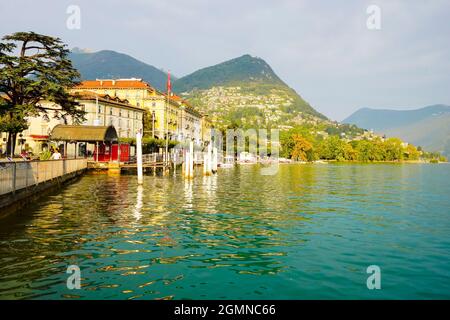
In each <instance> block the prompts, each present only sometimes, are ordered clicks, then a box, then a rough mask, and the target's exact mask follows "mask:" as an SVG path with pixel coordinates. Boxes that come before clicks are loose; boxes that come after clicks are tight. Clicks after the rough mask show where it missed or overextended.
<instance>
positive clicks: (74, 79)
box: [0, 32, 84, 152]
mask: <svg viewBox="0 0 450 320" xmlns="http://www.w3.org/2000/svg"><path fill="white" fill-rule="evenodd" d="M68 54H69V50H68V49H67V46H66V45H65V44H63V43H62V41H61V40H60V39H59V38H54V37H51V36H46V35H41V34H37V33H34V32H17V33H14V34H12V35H7V36H5V37H3V38H2V42H0V131H2V132H8V133H9V137H8V151H9V152H10V151H11V150H13V149H14V145H15V140H16V135H17V133H19V132H21V131H23V130H25V129H27V128H28V123H27V118H28V117H33V116H37V115H40V114H41V115H43V116H44V117H49V116H52V117H54V118H58V119H64V120H65V121H66V120H67V118H68V117H69V116H70V117H71V118H72V119H73V121H74V122H79V121H82V120H83V118H84V112H83V111H81V110H79V109H78V108H77V106H78V103H77V102H76V101H75V99H74V97H72V96H70V95H69V93H68V91H67V88H70V87H73V86H74V85H76V84H77V83H78V79H79V73H78V72H77V70H76V69H74V68H73V66H72V63H71V61H70V60H69V59H68ZM43 100H46V101H50V102H54V103H55V104H57V105H59V106H60V108H58V109H57V110H54V109H51V110H49V109H48V108H46V107H45V106H43V105H42V104H41V102H42V101H43ZM50 113H51V114H50Z"/></svg>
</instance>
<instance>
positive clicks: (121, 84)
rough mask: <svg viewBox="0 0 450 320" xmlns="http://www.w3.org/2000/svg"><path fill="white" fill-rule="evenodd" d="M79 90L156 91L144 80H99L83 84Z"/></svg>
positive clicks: (87, 81) (79, 86) (78, 87)
mask: <svg viewBox="0 0 450 320" xmlns="http://www.w3.org/2000/svg"><path fill="white" fill-rule="evenodd" d="M76 88H77V89H151V90H155V89H154V88H153V87H152V86H150V85H149V84H148V83H147V82H144V81H142V79H134V78H133V79H116V80H114V79H104V80H103V79H97V80H85V81H83V82H81V84H79V85H78V86H77V87H76Z"/></svg>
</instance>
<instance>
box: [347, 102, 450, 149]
mask: <svg viewBox="0 0 450 320" xmlns="http://www.w3.org/2000/svg"><path fill="white" fill-rule="evenodd" d="M343 122H344V123H350V124H355V125H357V126H359V127H361V128H365V129H373V130H374V131H375V132H376V133H380V134H386V135H387V136H391V137H393V136H395V137H399V138H401V139H403V140H405V141H407V142H410V143H413V144H415V145H419V146H422V147H424V149H426V150H427V151H439V152H442V153H444V154H445V155H447V156H449V155H450V106H447V105H432V106H428V107H424V108H420V109H416V110H380V109H378V110H377V109H370V108H362V109H359V110H358V111H356V112H355V113H353V114H352V115H351V116H349V117H348V118H347V119H345V120H344V121H343Z"/></svg>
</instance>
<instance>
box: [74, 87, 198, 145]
mask: <svg viewBox="0 0 450 320" xmlns="http://www.w3.org/2000/svg"><path fill="white" fill-rule="evenodd" d="M84 90H89V91H93V92H96V93H98V94H108V95H111V96H117V97H119V98H121V99H126V100H127V101H128V102H129V103H130V104H133V105H135V106H136V107H139V108H143V109H145V110H146V113H145V121H146V123H148V124H149V125H147V126H144V127H146V128H147V132H144V133H145V135H147V136H151V137H155V138H160V139H164V138H165V137H166V132H168V134H169V139H170V140H178V141H184V140H187V139H193V140H194V141H195V143H196V144H199V145H200V144H202V143H203V142H204V141H205V140H204V133H203V131H202V129H203V125H202V123H203V122H202V118H204V116H203V115H202V114H201V113H200V112H198V111H197V110H195V108H193V107H192V106H191V105H189V104H188V103H187V102H186V101H184V100H183V99H181V98H180V97H178V96H177V95H174V94H171V96H170V99H167V95H166V94H164V93H161V92H159V91H158V90H156V89H155V88H153V87H152V86H151V85H149V84H148V83H146V82H144V81H142V79H136V78H131V79H115V80H114V79H97V80H87V81H83V82H82V83H81V84H80V85H79V86H77V87H76V88H74V89H72V91H75V92H79V91H84ZM203 121H204V120H203Z"/></svg>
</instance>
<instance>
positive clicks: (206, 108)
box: [69, 48, 328, 128]
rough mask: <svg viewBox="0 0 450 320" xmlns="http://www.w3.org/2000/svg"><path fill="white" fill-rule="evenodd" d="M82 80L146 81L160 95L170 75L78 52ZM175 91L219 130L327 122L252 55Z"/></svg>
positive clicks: (112, 56) (119, 57)
mask: <svg viewBox="0 0 450 320" xmlns="http://www.w3.org/2000/svg"><path fill="white" fill-rule="evenodd" d="M69 58H70V59H71V60H72V62H73V65H74V67H75V68H77V69H78V70H79V72H80V74H81V78H82V80H87V79H100V78H102V79H117V78H142V79H143V80H144V81H146V82H148V83H150V84H151V85H152V86H154V87H155V88H156V89H158V90H160V91H165V90H166V81H167V74H166V73H165V72H164V71H162V70H160V69H158V68H156V67H154V66H151V65H149V64H146V63H143V62H141V61H139V60H137V59H135V58H133V57H131V56H129V55H126V54H122V53H118V52H115V51H111V50H102V51H98V52H91V50H88V49H79V48H74V49H73V50H72V52H71V53H70V55H69ZM172 88H173V91H174V92H176V93H179V94H181V93H182V94H183V97H184V98H186V99H188V100H189V101H191V103H192V104H193V105H195V106H196V107H197V108H199V109H200V111H202V112H204V113H207V114H209V115H210V116H211V118H212V119H213V121H214V122H215V124H216V125H218V126H219V127H227V126H230V125H231V126H243V127H261V126H271V127H274V126H275V127H280V128H282V127H285V128H288V127H292V126H295V125H298V124H302V123H306V122H307V123H311V122H312V123H318V122H322V121H328V119H327V118H326V117H325V116H324V115H322V114H321V113H319V112H318V111H316V110H315V109H314V108H313V107H312V106H311V105H310V104H309V103H308V102H306V101H305V100H304V99H303V98H302V97H301V96H300V95H299V94H298V93H297V92H296V91H295V90H294V89H292V88H290V87H289V86H288V85H287V84H286V83H285V82H283V81H282V80H281V79H280V78H279V77H278V76H277V75H276V74H275V72H274V71H273V70H272V68H271V67H270V66H269V64H267V63H266V62H265V61H264V60H263V59H261V58H258V57H252V56H250V55H248V54H246V55H243V56H241V57H238V58H234V59H231V60H228V61H225V62H222V63H219V64H217V65H214V66H210V67H206V68H203V69H200V70H198V71H195V72H193V73H192V74H190V75H187V76H184V77H182V78H180V79H176V78H175V77H172Z"/></svg>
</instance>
